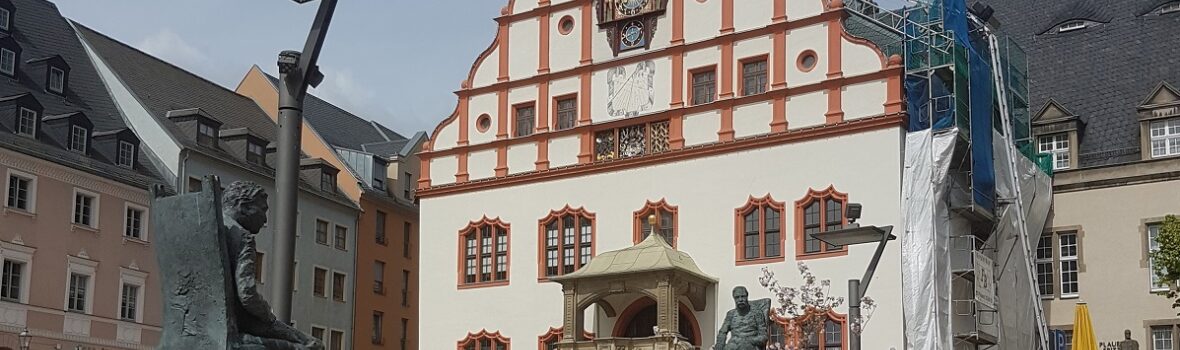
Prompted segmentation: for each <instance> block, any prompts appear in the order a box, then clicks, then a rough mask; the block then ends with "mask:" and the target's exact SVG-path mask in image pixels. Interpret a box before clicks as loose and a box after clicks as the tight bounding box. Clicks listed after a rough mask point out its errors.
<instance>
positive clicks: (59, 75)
mask: <svg viewBox="0 0 1180 350" xmlns="http://www.w3.org/2000/svg"><path fill="white" fill-rule="evenodd" d="M65 91H66V71H64V70H62V69H61V68H57V67H49V92H53V93H58V94H61V93H63V92H65Z"/></svg>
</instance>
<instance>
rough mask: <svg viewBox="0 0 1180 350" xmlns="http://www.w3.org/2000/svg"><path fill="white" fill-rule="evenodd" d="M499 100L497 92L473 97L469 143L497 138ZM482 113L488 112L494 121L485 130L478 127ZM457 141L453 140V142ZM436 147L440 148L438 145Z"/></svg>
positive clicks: (468, 130)
mask: <svg viewBox="0 0 1180 350" xmlns="http://www.w3.org/2000/svg"><path fill="white" fill-rule="evenodd" d="M499 101H500V99H499V98H498V97H496V94H495V93H486V94H482V95H475V96H472V97H471V101H469V102H468V103H467V124H468V125H467V134H468V135H467V142H468V143H469V144H472V145H478V144H481V143H488V142H492V141H494V140H496V130H499V129H498V128H499V124H500V118H498V117H497V116H498V115H499V114H500V109H499ZM509 113H512V111H509ZM481 114H487V115H488V117H490V119H491V121H492V124H491V126H489V127H488V130H487V131H484V132H480V131H479V127H478V123H479V116H480V115H481ZM508 117H509V118H510V119H511V117H512V115H511V114H509V115H508ZM452 124H458V122H457V121H456V122H455V123H452ZM458 132H459V130H458V129H456V130H455V133H458ZM456 141H457V140H452V141H451V143H454V142H456ZM434 149H435V150H438V147H435V148H434Z"/></svg>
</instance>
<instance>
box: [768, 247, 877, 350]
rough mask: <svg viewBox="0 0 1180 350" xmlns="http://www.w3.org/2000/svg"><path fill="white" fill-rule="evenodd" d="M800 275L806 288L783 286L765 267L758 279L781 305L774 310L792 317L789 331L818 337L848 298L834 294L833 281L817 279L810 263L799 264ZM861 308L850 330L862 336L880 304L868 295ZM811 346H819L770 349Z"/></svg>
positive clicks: (781, 348)
mask: <svg viewBox="0 0 1180 350" xmlns="http://www.w3.org/2000/svg"><path fill="white" fill-rule="evenodd" d="M799 274H800V275H802V276H803V285H802V286H799V287H798V288H795V287H786V286H781V285H779V283H778V279H776V278H775V277H774V271H771V270H770V269H769V268H766V267H763V268H762V276H761V277H758V283H759V284H761V285H762V287H765V288H766V289H767V290H769V291H770V293H771V295H773V296H774V298H773V299H774V301H775V302H777V303H778V307H774V308H771V310H772V311H773V312H774V313H775V314H776V315H778V316H780V317H789V321H788V323H787V331H788V332H790V333H792V334H816V333H819V332H821V331H823V329H824V324H825V323H827V321H828V315H829V314H830V313H831V312H832V310H834V309H835V308H837V307H840V305H843V304H844V297H833V296H832V295H831V293H830V291H831V286H832V282H831V280H826V279H825V280H817V279H816V277H815V274H813V273H811V269H810V268H808V267H807V264H804V263H802V262H800V263H799ZM860 308H861V317H860V319H857V320H848V323H849V326H848V327H849V330H850V331H852V332H856V333H860V331H861V330H862V329H863V327H864V324H865V323H867V322H868V321H869V318H871V317H873V310H876V308H877V304H876V303H875V302H874V301H873V299H872V298H869V297H867V296H866V297H864V298H863V299H861V307H860ZM811 339H813V338H812V337H806V336H805V337H802V339H801V340H800V341H799V342H808V341H810V340H811ZM810 345H816V344H799V343H798V342H795V343H791V342H786V341H783V340H779V341H776V342H774V343H772V344H770V345H769V346H768V347H767V349H768V350H795V349H800V348H802V347H804V346H810Z"/></svg>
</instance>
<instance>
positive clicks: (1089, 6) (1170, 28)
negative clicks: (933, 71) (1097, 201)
mask: <svg viewBox="0 0 1180 350" xmlns="http://www.w3.org/2000/svg"><path fill="white" fill-rule="evenodd" d="M982 2H983V3H985V4H988V5H991V6H992V7H993V8H994V9H995V10H996V12H995V17H996V18H997V19H998V20H999V21H1000V23H1001V28H1000V29H1001V31H1003V32H1005V33H1006V34H1008V35H1011V36H1013V37H1014V38H1015V39H1016V40H1017V41H1018V42H1019V43H1020V44H1021V45H1022V46H1023V47H1024V48H1025V50H1026V51H1028V57H1029V67H1028V71H1029V90H1030V91H1029V94H1030V99H1031V101H1030V103H1031V105H1030V106H1029V109H1030V110H1032V111H1038V110H1040V109H1041V108H1043V107H1044V106H1045V104H1046V103H1047V102H1048V100H1049V99H1050V98H1052V99H1054V100H1055V101H1057V102H1058V103H1060V104H1061V106H1063V107H1065V108H1067V109H1069V110H1070V111H1071V112H1073V113H1074V114H1077V115H1078V117H1079V118H1080V119H1081V121H1082V122H1083V123H1084V125H1085V126H1084V129H1083V130H1082V131H1081V132H1080V133H1079V137H1080V143H1081V144H1080V145H1079V146H1078V147H1079V148H1078V156H1079V158H1080V159H1079V165H1080V167H1093V166H1100V165H1108V164H1118V163H1126V162H1133V161H1137V160H1140V153H1139V152H1140V143H1139V141H1140V135H1139V132H1140V130H1139V120H1138V117H1137V115H1136V112H1137V111H1136V108H1137V107H1138V106H1139V103H1140V102H1141V101H1143V100H1144V99H1145V98H1147V97H1148V95H1149V94H1151V93H1152V91H1153V90H1154V89H1155V87H1157V86H1158V85H1159V84H1160V83H1161V82H1167V83H1169V84H1171V85H1172V86H1180V45H1177V38H1180V13H1171V14H1166V15H1159V14H1157V13H1154V12H1153V10H1154V9H1156V8H1158V7H1159V6H1161V5H1163V4H1166V3H1169V2H1171V1H1163V0H1119V1H1095V0H1052V1H1045V0H1041V1H1029V0H983V1H982ZM1094 7H1099V8H1097V9H1096V8H1094ZM1095 11H1098V12H1095ZM1075 12H1076V13H1105V14H1107V15H1109V22H1108V23H1098V24H1095V25H1092V26H1089V27H1087V28H1085V29H1080V30H1074V31H1069V32H1065V33H1056V32H1045V31H1044V29H1045V28H1052V27H1054V26H1057V25H1059V24H1061V23H1055V22H1056V21H1059V20H1061V18H1064V17H1069V16H1063V15H1061V14H1062V13H1075ZM1095 16H1096V15H1095ZM1091 20H1098V19H1097V18H1094V19H1091ZM1034 117H1035V116H1034ZM1144 151H1149V150H1144Z"/></svg>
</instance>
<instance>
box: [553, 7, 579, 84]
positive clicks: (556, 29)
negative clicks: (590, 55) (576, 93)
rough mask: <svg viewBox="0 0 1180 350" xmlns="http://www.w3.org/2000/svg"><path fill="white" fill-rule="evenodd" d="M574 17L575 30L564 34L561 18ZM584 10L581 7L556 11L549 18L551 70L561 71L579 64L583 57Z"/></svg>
mask: <svg viewBox="0 0 1180 350" xmlns="http://www.w3.org/2000/svg"><path fill="white" fill-rule="evenodd" d="M565 16H570V17H571V18H573V19H574V30H572V31H570V33H569V34H565V35H562V34H561V31H560V25H561V18H562V17H565ZM581 39H582V11H581V9H580V8H572V9H569V10H565V11H561V12H554V13H553V14H552V15H551V16H550V19H549V70H550V71H552V72H560V71H563V70H568V69H572V68H574V67H577V66H578V61H579V60H581V59H582V40H581Z"/></svg>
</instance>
